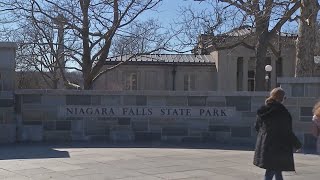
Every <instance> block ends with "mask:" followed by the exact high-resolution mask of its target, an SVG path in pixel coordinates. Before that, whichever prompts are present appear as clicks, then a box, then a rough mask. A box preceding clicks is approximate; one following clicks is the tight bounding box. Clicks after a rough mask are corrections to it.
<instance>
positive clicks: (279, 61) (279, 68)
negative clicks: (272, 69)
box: [276, 57, 282, 77]
mask: <svg viewBox="0 0 320 180" xmlns="http://www.w3.org/2000/svg"><path fill="white" fill-rule="evenodd" d="M276 74H277V77H282V58H281V57H280V58H278V59H277V61H276Z"/></svg>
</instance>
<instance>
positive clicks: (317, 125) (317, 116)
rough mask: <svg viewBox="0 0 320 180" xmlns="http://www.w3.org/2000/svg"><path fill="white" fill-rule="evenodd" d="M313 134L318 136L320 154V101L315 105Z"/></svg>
mask: <svg viewBox="0 0 320 180" xmlns="http://www.w3.org/2000/svg"><path fill="white" fill-rule="evenodd" d="M312 112H313V117H312V135H313V136H314V137H316V138H317V145H316V146H317V153H318V154H319V155H320V101H319V102H318V103H316V104H315V105H314V107H313V111H312Z"/></svg>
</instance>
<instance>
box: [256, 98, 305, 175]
mask: <svg viewBox="0 0 320 180" xmlns="http://www.w3.org/2000/svg"><path fill="white" fill-rule="evenodd" d="M255 128H256V130H257V132H258V136H257V142H256V147H255V154H254V161H253V164H254V165H256V166H258V167H261V168H264V169H270V170H279V171H294V170H295V168H294V161H293V149H294V148H295V149H300V148H301V143H300V141H299V140H298V138H297V137H296V136H295V135H294V133H293V132H292V118H291V115H290V113H289V112H288V110H287V109H286V108H285V107H284V106H283V105H282V104H281V103H279V102H276V101H272V102H270V103H268V104H267V105H264V106H262V107H261V108H260V109H259V110H258V112H257V121H256V124H255Z"/></svg>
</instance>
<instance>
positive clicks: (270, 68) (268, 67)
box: [264, 65, 272, 72]
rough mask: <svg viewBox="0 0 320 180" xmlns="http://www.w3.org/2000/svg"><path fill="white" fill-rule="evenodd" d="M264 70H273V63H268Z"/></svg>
mask: <svg viewBox="0 0 320 180" xmlns="http://www.w3.org/2000/svg"><path fill="white" fill-rule="evenodd" d="M264 70H266V71H267V72H271V71H272V66H271V65H266V66H265V67H264Z"/></svg>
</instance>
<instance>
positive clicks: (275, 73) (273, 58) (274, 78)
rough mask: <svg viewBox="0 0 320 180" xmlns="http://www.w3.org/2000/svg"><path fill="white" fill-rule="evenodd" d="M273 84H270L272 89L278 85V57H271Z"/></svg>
mask: <svg viewBox="0 0 320 180" xmlns="http://www.w3.org/2000/svg"><path fill="white" fill-rule="evenodd" d="M271 66H272V71H271V79H270V81H271V84H270V90H271V89H273V88H275V87H276V86H277V72H276V71H277V68H276V57H271Z"/></svg>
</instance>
